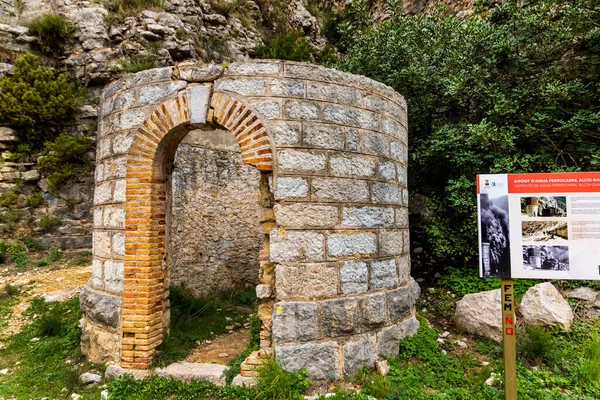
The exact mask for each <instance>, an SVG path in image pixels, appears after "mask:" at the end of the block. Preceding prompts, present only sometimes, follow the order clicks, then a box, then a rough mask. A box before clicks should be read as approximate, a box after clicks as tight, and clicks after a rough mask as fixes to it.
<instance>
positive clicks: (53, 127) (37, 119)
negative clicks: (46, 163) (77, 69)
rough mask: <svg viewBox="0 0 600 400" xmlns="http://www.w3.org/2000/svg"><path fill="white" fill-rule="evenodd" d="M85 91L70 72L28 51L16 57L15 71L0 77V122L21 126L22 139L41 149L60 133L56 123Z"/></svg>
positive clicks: (68, 116) (70, 110)
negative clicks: (56, 68) (46, 63)
mask: <svg viewBox="0 0 600 400" xmlns="http://www.w3.org/2000/svg"><path fill="white" fill-rule="evenodd" d="M83 94H84V91H83V89H81V88H77V87H76V86H74V85H72V84H71V83H70V82H69V80H68V79H67V76H66V75H64V74H58V75H57V74H56V73H55V72H54V71H52V70H50V69H49V68H46V67H43V66H42V65H41V64H40V60H39V58H38V57H36V56H34V55H32V54H25V55H23V56H22V57H19V58H18V59H17V60H16V61H15V65H14V75H13V76H11V77H7V78H1V79H0V122H2V123H4V124H8V125H11V126H16V127H18V128H20V129H19V130H18V133H19V135H20V136H21V139H22V140H23V141H24V142H26V143H27V144H28V145H30V146H31V148H33V149H39V148H41V147H42V145H43V143H44V142H45V141H47V140H52V139H53V138H54V137H55V136H56V133H57V125H59V124H60V123H62V122H64V121H65V120H67V119H69V118H71V117H72V116H73V114H74V112H75V109H76V108H77V107H78V105H79V104H80V103H81V100H82V98H83Z"/></svg>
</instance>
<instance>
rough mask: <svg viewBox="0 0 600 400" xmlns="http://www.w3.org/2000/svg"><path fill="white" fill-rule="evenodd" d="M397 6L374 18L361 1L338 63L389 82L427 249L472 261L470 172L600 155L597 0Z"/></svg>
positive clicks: (575, 166) (579, 164) (564, 164)
mask: <svg viewBox="0 0 600 400" xmlns="http://www.w3.org/2000/svg"><path fill="white" fill-rule="evenodd" d="M396 3H397V2H392V3H390V6H391V7H392V9H395V10H396V12H395V13H394V14H392V16H391V17H390V18H389V19H388V20H387V21H385V22H384V23H382V24H380V25H377V26H374V25H373V23H372V21H370V20H369V19H368V17H367V16H368V13H367V9H366V6H365V4H364V2H355V3H354V4H353V10H352V12H351V13H350V14H349V15H354V16H355V18H353V19H352V20H349V21H344V22H341V23H339V24H338V25H337V30H338V32H339V33H341V38H340V46H341V47H344V48H347V54H346V57H345V58H344V59H343V60H341V61H340V62H339V65H338V67H340V68H342V69H344V70H347V71H351V72H354V73H357V74H362V75H366V76H369V77H371V78H374V79H376V80H378V81H380V82H383V83H386V84H388V85H390V86H392V87H393V88H394V89H396V90H397V91H398V92H400V93H402V95H404V96H405V98H406V100H407V102H408V113H409V139H410V160H409V171H410V172H409V187H410V188H411V193H412V195H413V196H414V195H415V194H419V195H423V196H425V198H426V199H427V202H428V204H427V205H428V207H429V208H430V209H432V210H434V211H435V212H434V214H433V216H431V217H429V218H427V219H425V220H424V221H422V222H421V225H420V226H417V225H415V224H413V226H412V227H411V228H413V229H421V230H424V231H425V232H426V234H427V238H428V241H429V245H430V247H431V249H432V251H433V254H435V255H437V256H439V257H442V258H444V257H456V259H457V264H459V265H460V264H462V263H467V264H469V263H474V261H475V257H474V256H475V254H476V251H477V236H476V235H477V222H476V196H475V176H476V175H477V174H484V173H518V172H533V171H535V172H553V171H586V170H594V169H597V168H598V166H599V163H600V153H599V152H598V146H597V142H598V139H599V138H600V133H599V129H598V128H599V126H600V114H599V113H598V111H599V109H600V108H599V107H600V98H599V97H600V96H599V95H600V94H599V86H598V82H599V77H600V70H599V68H598V65H599V61H600V57H599V56H600V53H599V50H600V4H598V2H596V1H593V0H568V1H559V0H537V1H521V2H518V3H517V2H516V1H513V0H510V1H508V2H506V3H505V4H503V5H498V6H496V7H494V8H492V9H488V8H487V7H486V6H483V5H480V4H478V5H477V9H476V12H475V13H474V14H473V15H471V16H469V17H466V18H465V19H459V18H457V17H456V16H454V15H451V14H449V13H446V12H445V11H444V10H443V9H437V10H436V11H435V12H433V13H432V14H421V15H416V16H403V15H402V12H401V10H400V9H399V8H398V7H397V5H396Z"/></svg>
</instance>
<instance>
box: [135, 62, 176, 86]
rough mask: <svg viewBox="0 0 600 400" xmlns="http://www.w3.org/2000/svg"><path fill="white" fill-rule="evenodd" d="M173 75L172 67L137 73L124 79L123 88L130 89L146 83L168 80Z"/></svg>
mask: <svg viewBox="0 0 600 400" xmlns="http://www.w3.org/2000/svg"><path fill="white" fill-rule="evenodd" d="M172 75H173V67H164V68H153V69H149V70H146V71H142V72H138V73H136V74H134V75H131V76H130V77H128V78H126V79H125V86H126V87H127V88H132V87H135V86H141V85H144V84H146V83H154V82H158V81H165V80H170V79H171V76H172Z"/></svg>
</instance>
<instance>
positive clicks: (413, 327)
mask: <svg viewBox="0 0 600 400" xmlns="http://www.w3.org/2000/svg"><path fill="white" fill-rule="evenodd" d="M420 326H421V324H420V323H419V320H418V319H417V318H416V317H410V318H409V319H407V320H405V321H403V322H402V323H400V326H399V329H400V339H404V338H406V337H409V336H412V335H414V334H416V333H417V331H418V330H419V327H420Z"/></svg>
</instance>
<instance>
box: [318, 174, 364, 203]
mask: <svg viewBox="0 0 600 400" xmlns="http://www.w3.org/2000/svg"><path fill="white" fill-rule="evenodd" d="M312 191H313V194H314V200H324V201H327V200H332V201H342V202H364V201H368V199H369V187H368V184H367V182H366V181H363V180H358V179H343V178H314V179H313V180H312Z"/></svg>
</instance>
